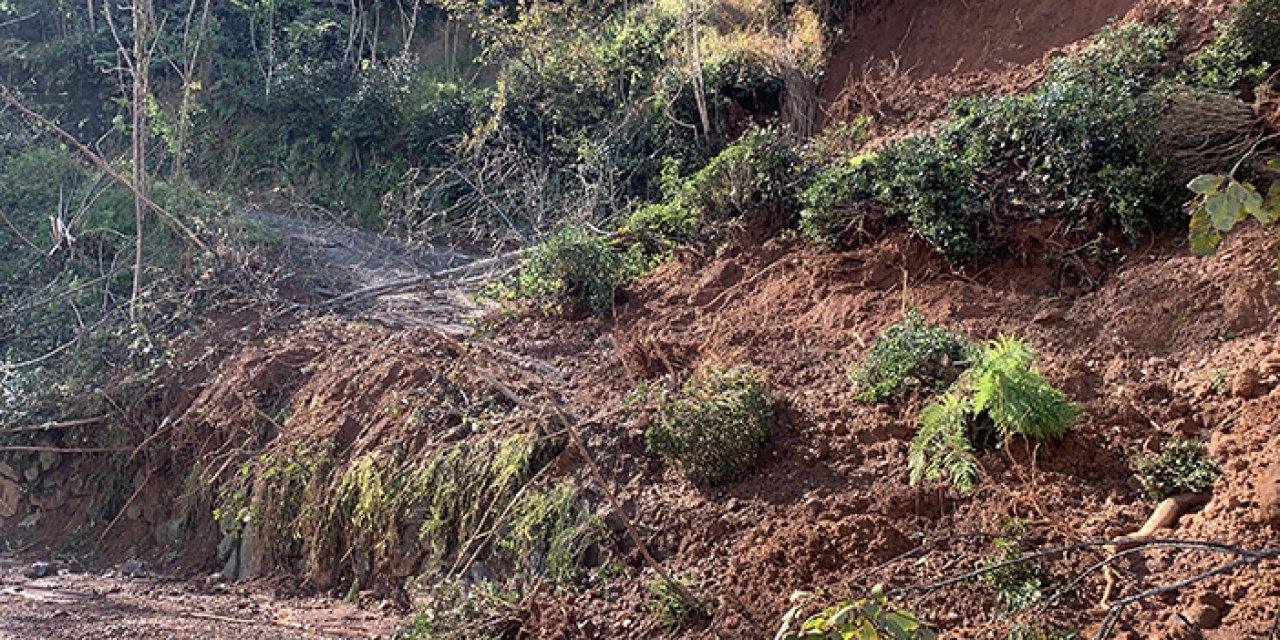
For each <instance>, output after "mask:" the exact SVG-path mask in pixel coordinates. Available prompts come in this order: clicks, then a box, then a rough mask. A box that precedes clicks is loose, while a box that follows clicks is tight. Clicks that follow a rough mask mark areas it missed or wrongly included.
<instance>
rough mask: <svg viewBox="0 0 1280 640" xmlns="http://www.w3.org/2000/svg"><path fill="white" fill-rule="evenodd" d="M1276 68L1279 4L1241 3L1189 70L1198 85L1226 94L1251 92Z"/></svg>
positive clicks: (1279, 63)
mask: <svg viewBox="0 0 1280 640" xmlns="http://www.w3.org/2000/svg"><path fill="white" fill-rule="evenodd" d="M1277 66H1280V2H1277V0H1244V2H1241V3H1240V4H1239V5H1238V6H1237V7H1236V12H1235V15H1234V16H1233V17H1232V18H1231V20H1229V21H1227V22H1226V23H1225V24H1221V25H1219V34H1218V37H1217V38H1216V39H1214V41H1213V42H1212V43H1210V44H1209V46H1208V47H1205V49H1204V50H1202V51H1201V52H1200V53H1198V54H1196V55H1195V56H1194V57H1192V58H1191V60H1190V61H1189V64H1188V68H1189V69H1188V70H1189V72H1190V76H1191V78H1192V79H1193V80H1195V81H1196V82H1198V83H1200V84H1201V85H1203V86H1205V87H1208V88H1211V89H1220V90H1224V91H1225V90H1235V89H1241V88H1247V89H1252V88H1253V86H1254V85H1257V84H1258V83H1259V82H1261V81H1262V80H1263V79H1264V78H1265V77H1266V76H1267V74H1268V73H1269V72H1270V71H1271V70H1273V69H1275V68H1276V67H1277ZM1242 85H1243V86H1242Z"/></svg>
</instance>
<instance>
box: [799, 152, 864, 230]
mask: <svg viewBox="0 0 1280 640" xmlns="http://www.w3.org/2000/svg"><path fill="white" fill-rule="evenodd" d="M876 161H877V158H876V157H875V156H868V155H861V156H853V157H838V158H837V159H836V161H835V162H833V163H831V164H829V165H827V166H825V167H822V168H820V169H818V170H817V171H816V172H815V173H814V176H813V179H812V180H811V181H810V182H809V185H808V186H807V187H805V189H804V190H803V191H801V192H800V194H799V196H798V198H797V199H798V200H799V203H800V205H801V207H802V208H801V209H800V231H801V233H803V234H804V235H805V237H807V238H809V239H810V240H814V241H816V242H824V243H829V244H848V241H849V236H850V235H851V234H852V233H853V232H856V231H859V230H861V229H862V227H863V226H864V225H865V223H866V222H867V218H868V217H869V216H870V215H871V214H872V213H873V212H874V210H875V209H877V208H879V207H878V205H876V204H875V203H874V199H875V197H876V184H875V179H876V173H875V166H876Z"/></svg>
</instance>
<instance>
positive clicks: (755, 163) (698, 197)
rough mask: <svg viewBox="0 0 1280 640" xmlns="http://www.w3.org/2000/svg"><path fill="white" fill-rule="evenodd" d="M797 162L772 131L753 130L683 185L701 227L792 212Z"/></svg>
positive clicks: (683, 194) (684, 197)
mask: <svg viewBox="0 0 1280 640" xmlns="http://www.w3.org/2000/svg"><path fill="white" fill-rule="evenodd" d="M799 164H800V158H799V156H798V154H797V153H796V151H795V149H794V148H793V147H792V146H791V145H790V144H789V143H788V142H787V140H786V138H785V137H784V136H783V134H782V132H781V131H779V130H778V129H776V128H753V129H750V130H748V131H747V132H746V133H744V134H742V137H740V138H738V140H737V141H735V142H734V143H733V144H731V145H729V146H727V147H725V148H724V150H723V151H721V152H720V153H718V154H716V156H715V157H714V158H712V159H711V161H710V162H708V163H707V166H705V167H703V168H702V169H700V170H699V171H698V172H697V173H695V174H693V175H692V176H690V177H689V179H688V180H687V181H685V183H684V185H683V186H682V187H681V199H682V200H683V201H684V203H685V205H686V206H689V207H692V208H693V209H694V210H696V211H697V212H698V214H699V219H700V220H701V221H702V223H703V224H704V225H710V224H716V223H718V222H722V221H724V220H728V219H730V218H734V217H738V216H742V215H744V214H747V213H751V212H753V211H759V210H771V211H775V212H778V213H782V212H786V211H788V210H789V209H790V207H791V205H792V203H793V202H794V197H795V188H796V184H797V182H798V176H799V174H798V171H799Z"/></svg>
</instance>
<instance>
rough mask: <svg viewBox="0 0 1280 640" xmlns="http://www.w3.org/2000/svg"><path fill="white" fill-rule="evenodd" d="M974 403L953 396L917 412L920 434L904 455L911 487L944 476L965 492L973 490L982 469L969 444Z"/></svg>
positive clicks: (945, 397) (949, 394)
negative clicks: (909, 473) (909, 474)
mask: <svg viewBox="0 0 1280 640" xmlns="http://www.w3.org/2000/svg"><path fill="white" fill-rule="evenodd" d="M972 415H973V403H972V402H970V401H969V399H968V398H965V397H963V396H960V395H957V394H955V393H947V394H946V395H944V396H942V399H941V400H939V401H938V402H935V403H933V404H931V405H929V406H927V407H925V408H924V409H923V410H921V412H920V431H919V432H918V433H917V434H916V437H915V439H914V440H912V441H911V448H910V449H909V450H908V452H907V467H908V468H909V469H910V470H911V484H918V483H919V482H920V481H921V480H928V481H930V482H936V481H938V480H941V479H942V478H943V477H944V476H946V477H947V478H949V479H950V480H951V483H952V484H954V485H955V486H956V488H958V489H960V490H961V491H964V492H966V493H967V492H969V491H972V490H973V486H974V485H975V484H976V483H977V481H978V475H979V474H980V473H981V469H980V468H979V467H978V460H977V458H975V457H974V455H973V443H971V442H970V441H969V420H970V418H971V417H972Z"/></svg>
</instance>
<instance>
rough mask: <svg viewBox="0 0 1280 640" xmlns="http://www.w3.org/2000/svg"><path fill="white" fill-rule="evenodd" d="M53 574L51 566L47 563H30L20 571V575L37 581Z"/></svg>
mask: <svg viewBox="0 0 1280 640" xmlns="http://www.w3.org/2000/svg"><path fill="white" fill-rule="evenodd" d="M52 573H53V565H51V564H49V563H48V562H32V563H31V564H29V565H27V567H26V568H25V569H23V570H22V575H24V576H26V577H28V578H31V579H32V580H38V579H40V578H43V577H45V576H48V575H50V574H52Z"/></svg>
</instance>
